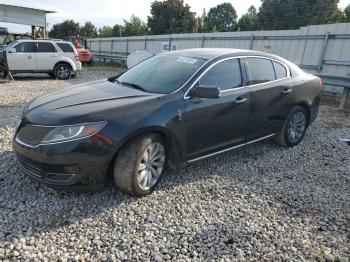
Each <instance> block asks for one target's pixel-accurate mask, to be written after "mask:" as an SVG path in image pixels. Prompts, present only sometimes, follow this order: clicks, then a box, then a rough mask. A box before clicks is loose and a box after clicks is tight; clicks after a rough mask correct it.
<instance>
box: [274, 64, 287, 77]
mask: <svg viewBox="0 0 350 262" xmlns="http://www.w3.org/2000/svg"><path fill="white" fill-rule="evenodd" d="M273 67H274V68H275V73H276V79H281V78H285V77H287V69H286V68H285V67H284V66H283V65H281V64H280V63H278V62H276V61H273Z"/></svg>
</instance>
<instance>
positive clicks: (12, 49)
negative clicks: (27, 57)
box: [9, 47, 17, 53]
mask: <svg viewBox="0 0 350 262" xmlns="http://www.w3.org/2000/svg"><path fill="white" fill-rule="evenodd" d="M16 52H17V50H16V49H15V48H13V47H12V48H10V50H9V53H16Z"/></svg>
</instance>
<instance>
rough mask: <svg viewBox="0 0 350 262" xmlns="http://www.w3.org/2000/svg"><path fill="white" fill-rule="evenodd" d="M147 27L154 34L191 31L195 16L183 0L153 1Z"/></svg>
mask: <svg viewBox="0 0 350 262" xmlns="http://www.w3.org/2000/svg"><path fill="white" fill-rule="evenodd" d="M148 27H149V28H150V30H151V33H152V34H156V35H158V34H177V33H192V32H194V31H195V29H196V18H195V14H194V13H192V12H191V9H190V6H189V5H188V4H184V1H183V0H165V1H154V2H153V3H152V4H151V16H149V17H148Z"/></svg>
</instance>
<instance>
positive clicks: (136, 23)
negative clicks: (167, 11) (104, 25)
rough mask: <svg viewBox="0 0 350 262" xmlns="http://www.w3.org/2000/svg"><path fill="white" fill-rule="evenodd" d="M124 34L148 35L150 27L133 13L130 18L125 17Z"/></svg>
mask: <svg viewBox="0 0 350 262" xmlns="http://www.w3.org/2000/svg"><path fill="white" fill-rule="evenodd" d="M124 24H125V25H124V33H123V35H124V36H137V35H147V34H148V28H147V26H146V23H145V22H143V21H142V20H141V19H140V18H139V17H137V16H135V15H132V16H131V18H130V19H129V20H126V19H124Z"/></svg>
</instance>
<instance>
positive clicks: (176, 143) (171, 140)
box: [104, 126, 184, 181]
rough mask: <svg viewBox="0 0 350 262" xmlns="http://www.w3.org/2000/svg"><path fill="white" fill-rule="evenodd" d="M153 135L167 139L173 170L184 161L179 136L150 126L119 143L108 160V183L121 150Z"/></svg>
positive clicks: (170, 165) (163, 128)
mask: <svg viewBox="0 0 350 262" xmlns="http://www.w3.org/2000/svg"><path fill="white" fill-rule="evenodd" d="M152 133H153V134H154V133H155V134H159V135H161V136H162V137H163V138H164V139H165V141H166V146H167V148H169V157H170V158H169V161H168V167H169V168H171V169H173V168H175V167H176V165H177V163H178V162H179V161H180V160H181V159H182V157H183V155H184V148H183V146H181V143H180V140H179V139H178V138H177V136H176V135H175V134H174V133H172V132H171V131H169V130H168V129H167V128H165V127H160V126H150V127H147V128H142V129H139V130H136V131H135V132H132V133H131V134H129V135H128V136H126V137H125V138H123V139H122V140H121V141H120V142H119V143H118V145H117V146H116V149H115V150H114V152H112V153H111V157H110V159H109V160H108V164H107V165H106V168H105V170H104V174H105V181H107V176H109V175H112V174H113V172H112V171H113V167H114V162H115V160H116V158H117V156H118V153H119V152H120V150H121V149H122V148H123V147H124V146H125V145H127V144H128V143H129V142H130V141H132V140H133V139H135V138H136V137H139V136H143V135H146V134H152Z"/></svg>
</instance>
